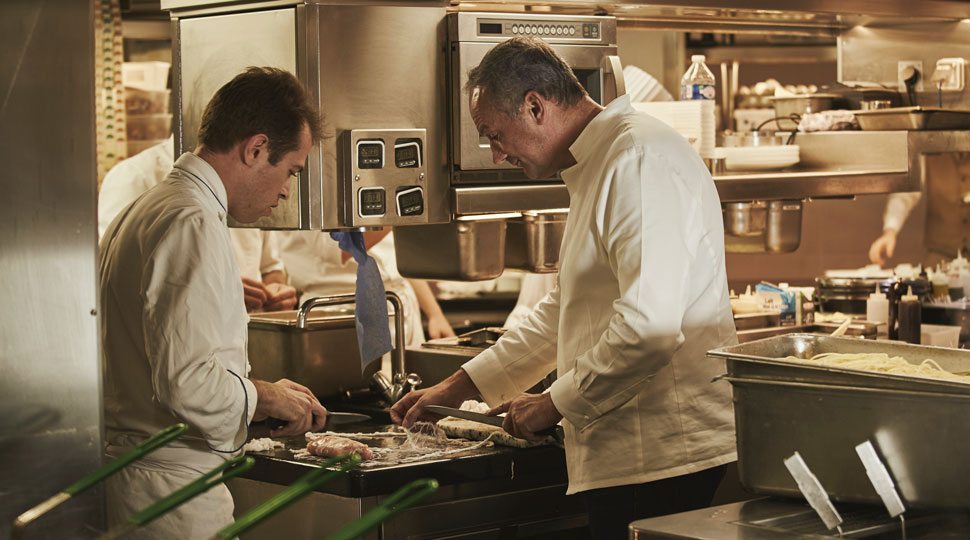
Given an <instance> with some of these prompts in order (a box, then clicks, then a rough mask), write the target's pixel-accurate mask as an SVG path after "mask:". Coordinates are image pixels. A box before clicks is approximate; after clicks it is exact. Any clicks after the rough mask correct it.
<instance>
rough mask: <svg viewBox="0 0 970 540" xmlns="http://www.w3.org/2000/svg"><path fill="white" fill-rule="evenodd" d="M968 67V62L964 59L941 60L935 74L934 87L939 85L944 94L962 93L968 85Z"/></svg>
mask: <svg viewBox="0 0 970 540" xmlns="http://www.w3.org/2000/svg"><path fill="white" fill-rule="evenodd" d="M966 65H967V61H966V60H965V59H963V58H940V59H939V60H937V61H936V71H934V72H933V77H932V81H933V87H934V88H936V87H937V85H938V84H939V85H941V86H940V87H939V88H940V90H942V91H944V92H960V91H961V90H963V87H964V86H965V84H966V83H965V77H966V75H965V71H966Z"/></svg>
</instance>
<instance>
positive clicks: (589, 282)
mask: <svg viewBox="0 0 970 540" xmlns="http://www.w3.org/2000/svg"><path fill="white" fill-rule="evenodd" d="M468 77H469V81H468V86H467V87H466V88H467V90H468V91H469V94H470V96H469V97H470V103H471V112H472V117H473V119H474V121H475V124H476V126H477V127H478V130H479V133H480V134H481V135H482V136H484V137H487V138H488V139H489V141H490V142H491V147H492V153H493V158H494V160H495V161H496V162H500V161H503V160H504V161H507V162H509V163H511V164H513V165H517V166H520V167H522V168H523V169H524V170H525V173H526V174H527V175H528V176H529V177H530V178H549V177H551V176H554V175H555V174H556V173H557V172H560V174H561V176H562V179H563V181H564V182H565V184H566V187H567V188H568V190H569V195H570V207H569V218H568V221H567V224H566V232H565V236H564V238H563V243H562V251H561V256H560V260H561V263H562V264H561V266H560V273H559V286H558V287H557V288H556V289H554V290H553V291H552V292H551V293H550V294H549V295H547V296H546V298H545V299H544V300H543V301H542V302H540V303H539V305H538V306H537V307H536V309H535V311H534V312H533V313H532V314H531V315H529V317H528V318H527V319H526V320H525V321H524V322H523V323H522V324H520V325H519V326H518V327H517V328H515V329H512V330H510V331H509V332H508V333H506V334H505V335H504V336H503V337H502V338H501V339H500V340H499V341H498V343H496V344H495V345H494V346H493V347H491V348H490V349H488V350H487V351H485V352H483V353H482V354H480V355H478V356H477V357H475V358H474V359H472V360H471V361H469V362H468V363H466V364H465V365H464V366H462V369H460V370H459V371H458V372H456V373H455V374H454V375H452V376H451V377H450V378H448V379H447V380H445V381H443V382H442V383H440V384H438V385H436V386H434V387H432V388H429V389H426V390H423V391H419V392H414V393H411V394H408V395H407V396H405V397H404V398H403V399H402V400H401V401H400V402H398V403H397V404H396V405H395V406H394V408H393V410H392V417H393V418H394V419H395V420H396V421H398V422H402V423H403V424H404V425H406V426H407V425H411V424H413V423H414V422H415V421H418V420H419V419H430V418H433V416H432V415H430V414H429V413H426V412H425V411H424V410H423V407H424V406H426V405H429V404H444V405H450V406H457V405H459V404H460V403H461V402H462V400H464V399H468V398H470V397H472V396H474V395H476V394H480V395H481V396H482V397H483V398H484V399H485V400H486V401H487V402H488V404H489V405H491V406H492V407H493V409H492V411H491V412H492V413H493V414H496V413H500V412H507V413H508V414H507V416H506V419H505V429H506V430H507V431H509V432H510V433H512V434H514V435H517V436H520V437H525V438H530V439H534V438H535V432H537V431H539V430H542V429H544V428H548V427H550V426H552V425H553V424H555V423H557V422H559V421H560V419H562V425H563V428H564V431H565V436H566V439H565V451H566V465H567V469H568V473H569V487H568V491H567V493H570V494H572V493H579V492H584V493H585V499H586V502H587V508H588V510H589V519H590V529H591V534H592V537H593V538H596V539H598V540H599V539H620V538H626V531H627V526H628V525H629V523H630V522H631V521H633V520H635V519H639V518H643V517H648V516H651V515H658V514H664V513H670V512H677V511H683V510H687V509H691V508H697V507H702V506H705V505H708V504H709V503H710V500H711V498H712V497H713V493H714V491H715V490H716V487H717V485H718V483H719V482H720V479H721V478H722V477H723V475H724V465H725V464H726V463H729V462H731V461H734V460H735V459H736V451H735V440H734V413H733V409H732V402H731V390H730V387H729V385H728V384H727V383H726V382H724V381H720V382H714V383H712V382H711V380H712V379H713V378H714V377H716V376H718V375H721V374H723V373H724V364H723V363H722V362H720V361H717V360H712V359H710V358H707V357H706V354H705V353H706V352H707V351H708V350H710V349H713V348H716V347H721V346H724V345H730V344H734V343H736V340H737V338H736V333H735V328H734V320H733V318H732V315H731V307H730V304H729V301H728V296H729V295H728V287H727V278H726V274H725V266H724V247H723V238H724V236H723V229H722V221H721V205H720V202H719V199H718V195H717V191H716V190H715V187H714V183H713V182H712V180H711V176H710V174H709V173H708V171H707V170H706V168H705V166H704V164H703V162H702V161H701V159H700V158H699V157H698V155H697V154H696V153H695V152H694V151H693V150H692V149H691V147H690V146H689V145H688V144H687V142H686V141H685V140H684V138H683V137H681V136H680V135H678V134H677V133H676V132H675V131H673V130H672V129H670V128H669V127H667V126H666V125H664V124H663V123H661V122H659V121H657V120H655V119H653V118H651V117H649V116H647V115H645V114H642V113H638V112H637V111H636V110H634V109H633V108H632V107H631V106H630V102H629V99H628V98H627V97H626V96H621V97H619V98H617V99H616V100H614V101H613V102H612V103H610V104H609V105H608V106H607V107H606V108H603V107H601V106H600V105H598V104H597V103H596V102H595V101H593V100H592V99H591V98H590V97H589V96H588V95H587V94H586V92H585V90H584V89H583V87H582V86H581V85H580V84H579V82H578V81H577V80H576V78H575V76H574V75H573V73H572V71H571V70H570V68H569V66H568V65H567V64H566V63H565V61H563V60H562V59H561V58H559V57H558V56H557V55H556V54H555V52H554V51H552V49H551V48H550V47H549V46H548V45H546V44H544V43H543V42H542V41H541V40H538V39H534V38H514V39H511V40H508V41H505V42H503V43H502V44H500V45H497V46H496V47H495V48H493V49H492V50H491V51H490V52H489V53H488V54H486V55H485V57H484V58H483V59H482V63H481V64H480V65H479V66H478V67H476V68H474V69H472V70H471V71H470V72H469V74H468ZM553 369H555V370H556V372H557V375H558V378H557V379H556V381H555V383H553V384H552V386H551V388H550V390H549V391H548V392H547V393H544V394H540V395H530V394H522V392H523V391H524V390H525V389H527V388H529V387H531V386H532V385H533V384H535V383H536V382H537V381H539V380H540V379H542V378H543V377H544V376H545V375H546V374H547V373H549V372H550V371H551V370H553Z"/></svg>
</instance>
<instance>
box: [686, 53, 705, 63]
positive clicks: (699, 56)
mask: <svg viewBox="0 0 970 540" xmlns="http://www.w3.org/2000/svg"><path fill="white" fill-rule="evenodd" d="M705 60H707V57H706V56H704V55H703V54H694V55H691V57H690V61H691V62H703V61H705Z"/></svg>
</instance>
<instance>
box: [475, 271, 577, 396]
mask: <svg viewBox="0 0 970 540" xmlns="http://www.w3.org/2000/svg"><path fill="white" fill-rule="evenodd" d="M558 326H559V287H556V288H555V289H553V290H552V292H550V293H549V294H547V295H546V296H545V298H543V299H542V301H540V302H539V304H537V305H536V308H535V309H534V310H533V311H532V313H531V314H530V315H529V316H528V317H527V318H526V319H525V320H524V321H523V322H522V324H520V325H519V326H518V327H516V328H513V329H512V330H509V331H508V332H506V333H505V335H504V336H502V337H501V339H499V340H498V342H497V343H496V344H495V345H493V346H492V347H490V348H489V349H487V350H486V351H484V352H482V353H481V354H479V355H478V356H476V357H475V358H472V359H471V360H469V361H468V362H466V363H465V364H464V365H463V366H462V369H464V370H465V371H466V372H467V373H468V376H469V377H471V379H472V381H473V382H474V383H475V386H476V387H477V388H478V391H479V393H481V395H482V399H484V400H485V402H486V403H488V404H489V405H490V406H492V407H495V406H497V405H501V404H502V403H503V402H505V401H508V400H510V399H512V398H513V397H515V396H517V395H519V394H521V393H522V392H524V391H525V390H527V389H529V388H531V387H532V385H534V384H535V383H537V382H539V381H540V380H542V378H543V377H545V376H546V375H548V374H549V372H551V371H552V370H553V369H555V367H556V339H557V336H558V335H559V331H558Z"/></svg>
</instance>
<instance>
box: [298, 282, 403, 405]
mask: <svg viewBox="0 0 970 540" xmlns="http://www.w3.org/2000/svg"><path fill="white" fill-rule="evenodd" d="M386 296H387V301H388V302H390V303H391V305H392V306H393V307H394V350H393V356H392V357H391V381H388V380H387V377H385V376H384V374H383V373H381V372H380V371H378V372H377V373H375V374H374V375H373V377H372V378H373V380H374V385H375V386H376V387H377V388H378V390H379V391H380V392H381V394H382V395H383V396H384V398H385V399H386V400H388V401H389V402H390V403H392V404H393V403H395V402H396V401H397V400H399V399H401V397H402V396H404V394H407V393H408V392H410V391H411V390H413V389H414V388H415V387H416V386H418V385H420V384H421V377H419V376H418V375H417V374H415V373H407V371H406V367H405V365H404V304H403V303H402V302H401V297H399V296H398V295H397V294H396V293H394V292H391V291H387V292H386ZM353 303H354V293H346V294H335V295H332V296H319V297H316V298H310V299H309V300H306V301H305V302H303V304H302V305H301V306H300V311H299V312H298V313H297V316H296V327H297V328H300V329H304V328H306V322H307V318H308V317H309V315H310V311H311V310H313V309H314V308H317V307H320V306H334V305H338V304H353Z"/></svg>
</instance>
